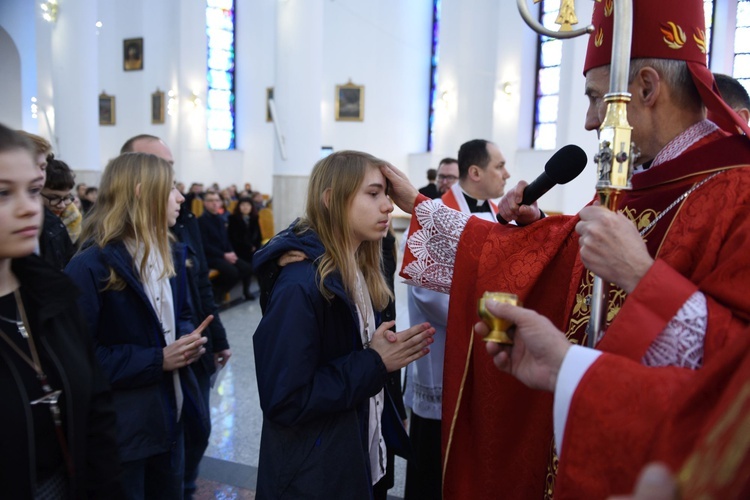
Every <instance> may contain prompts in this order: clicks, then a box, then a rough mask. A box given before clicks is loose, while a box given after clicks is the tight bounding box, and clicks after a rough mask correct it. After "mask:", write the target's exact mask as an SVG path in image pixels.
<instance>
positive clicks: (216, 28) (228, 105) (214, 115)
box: [206, 0, 235, 149]
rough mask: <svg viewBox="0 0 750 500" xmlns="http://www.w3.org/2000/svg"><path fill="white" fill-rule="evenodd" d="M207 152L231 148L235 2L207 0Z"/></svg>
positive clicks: (232, 143) (232, 134)
mask: <svg viewBox="0 0 750 500" xmlns="http://www.w3.org/2000/svg"><path fill="white" fill-rule="evenodd" d="M206 35H208V72H207V74H206V79H207V81H208V92H207V96H206V106H207V115H206V118H207V121H206V125H207V127H208V147H209V149H234V148H235V142H234V139H235V133H234V125H235V120H234V62H235V57H234V55H235V54H234V0H207V3H206Z"/></svg>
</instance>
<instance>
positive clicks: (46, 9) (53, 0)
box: [39, 0, 57, 23]
mask: <svg viewBox="0 0 750 500" xmlns="http://www.w3.org/2000/svg"><path fill="white" fill-rule="evenodd" d="M39 7H40V8H41V9H42V17H43V18H44V20H45V21H47V22H48V23H54V22H57V0H46V1H45V2H42V3H40V4H39Z"/></svg>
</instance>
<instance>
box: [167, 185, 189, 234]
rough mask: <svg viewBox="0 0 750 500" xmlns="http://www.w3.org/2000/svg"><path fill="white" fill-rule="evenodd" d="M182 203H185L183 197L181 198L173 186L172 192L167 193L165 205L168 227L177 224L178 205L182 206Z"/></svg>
mask: <svg viewBox="0 0 750 500" xmlns="http://www.w3.org/2000/svg"><path fill="white" fill-rule="evenodd" d="M183 201H185V197H184V196H182V193H180V190H179V189H177V186H176V185H173V186H172V190H171V191H170V192H169V202H168V203H167V221H168V223H169V227H172V226H174V225H175V224H177V217H178V216H179V215H180V205H182V202H183Z"/></svg>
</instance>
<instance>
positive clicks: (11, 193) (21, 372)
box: [0, 125, 123, 499]
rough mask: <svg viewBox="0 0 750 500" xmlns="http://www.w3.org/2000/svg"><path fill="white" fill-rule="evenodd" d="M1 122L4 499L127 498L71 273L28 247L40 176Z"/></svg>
mask: <svg viewBox="0 0 750 500" xmlns="http://www.w3.org/2000/svg"><path fill="white" fill-rule="evenodd" d="M36 160H37V154H36V150H35V147H34V145H33V144H32V143H31V142H30V141H29V140H28V139H27V138H26V137H24V136H22V135H21V134H19V133H17V132H14V131H12V130H10V129H9V128H7V127H5V126H4V125H0V191H1V192H2V203H0V233H2V234H0V397H2V401H3V404H2V411H1V412H0V449H2V453H0V484H2V496H3V497H5V498H50V499H58V498H92V499H109V498H112V499H119V498H123V496H122V494H123V491H122V484H121V470H120V465H119V461H118V453H117V444H116V441H115V414H114V411H113V409H112V395H111V392H110V388H109V386H108V385H107V382H106V379H105V377H104V376H103V374H102V373H101V370H100V368H99V364H98V362H97V360H96V358H95V356H94V352H93V348H92V346H91V340H90V338H89V336H88V335H87V333H86V325H85V323H84V321H83V318H82V317H81V314H80V312H79V310H78V307H77V305H76V301H75V294H74V293H71V290H73V289H74V286H73V284H72V282H71V280H70V279H69V278H68V277H67V276H65V275H64V274H63V273H61V272H60V271H59V270H58V269H55V268H53V267H52V266H50V265H49V264H48V263H47V262H45V261H44V260H42V259H41V258H40V257H39V256H37V255H34V250H35V248H36V246H37V241H38V234H39V232H40V229H41V226H42V220H43V211H42V205H41V192H42V187H43V186H44V176H43V175H42V173H41V172H40V170H39V168H38V165H37V163H36Z"/></svg>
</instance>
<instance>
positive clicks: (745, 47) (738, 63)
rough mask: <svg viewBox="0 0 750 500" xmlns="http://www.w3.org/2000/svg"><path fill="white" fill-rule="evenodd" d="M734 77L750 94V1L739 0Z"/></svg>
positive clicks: (735, 33) (735, 32) (735, 36)
mask: <svg viewBox="0 0 750 500" xmlns="http://www.w3.org/2000/svg"><path fill="white" fill-rule="evenodd" d="M732 76H734V77H735V78H736V79H737V80H739V81H740V83H742V85H744V86H745V88H746V89H747V90H748V92H750V0H737V26H736V27H735V30H734V68H733V69H732Z"/></svg>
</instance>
